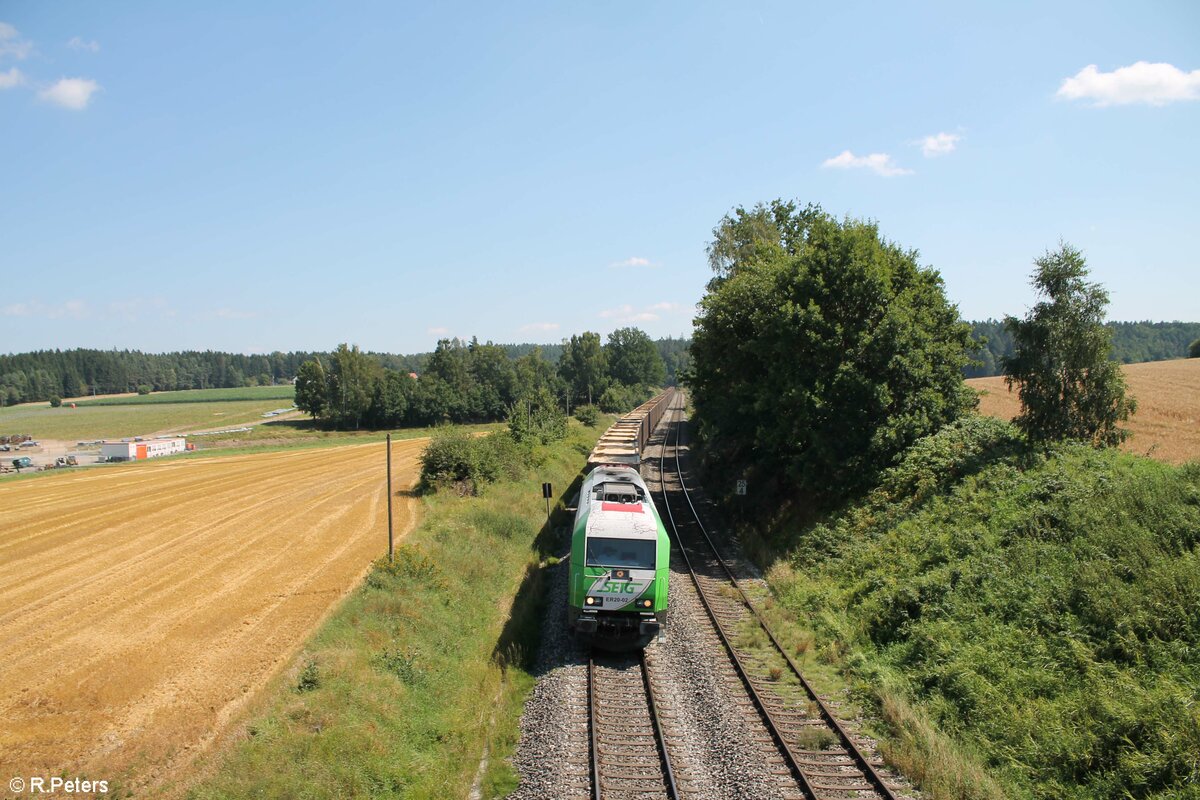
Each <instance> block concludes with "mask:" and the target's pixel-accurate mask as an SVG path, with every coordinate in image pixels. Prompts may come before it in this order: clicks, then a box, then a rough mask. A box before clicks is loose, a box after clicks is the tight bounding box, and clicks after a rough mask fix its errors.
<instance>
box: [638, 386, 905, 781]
mask: <svg viewBox="0 0 1200 800" xmlns="http://www.w3.org/2000/svg"><path fill="white" fill-rule="evenodd" d="M680 410H681V408H680V407H676V409H675V411H676V418H678V412H679V411H680ZM681 431H682V426H678V427H677V430H676V432H675V442H676V444H675V474H676V476H678V478H679V486H680V488H681V489H682V490H683V497H684V499H685V500H687V504H688V508H689V509H691V512H692V518H693V519H694V520H695V522H696V526H697V527H698V528H699V529H700V533H701V535H702V536H703V537H704V541H705V542H707V543H708V546H709V549H711V550H712V553H713V557H714V558H715V559H716V561H717V563H719V564H720V565H721V569H722V570H723V571H724V572H725V575H726V576H727V577H728V578H729V582H730V583H731V584H733V587H734V588H735V589H737V591H738V594H739V595H740V596H741V598H742V602H743V603H744V604H745V606H746V608H747V609H749V611H750V613H751V614H753V615H754V618H755V620H757V621H758V624H759V625H760V626H761V627H762V629H763V631H764V632H765V633H766V634H767V638H768V640H770V642H771V644H772V645H774V647H775V649H776V650H777V651H778V652H779V654H780V655H781V656H783V659H784V661H786V662H787V665H788V668H789V669H790V670H791V671H792V674H793V675H794V676H795V677H796V679H797V680H799V682H800V685H801V686H803V687H804V691H805V692H806V693H807V694H808V696H809V698H810V699H811V700H812V701H813V703H814V704H815V705H816V706H817V709H818V711H819V712H820V715H821V718H822V719H823V720H824V721H825V723H826V724H827V725H828V726H829V727H830V728H832V729H833V731H834V732H835V733H836V734H837V736H838V739H839V740H840V741H841V744H842V747H843V748H845V750H846V753H847V755H849V756H850V758H851V759H853V761H854V762H855V765H856V766H857V767H858V768H859V769H860V770H861V771H862V773H863V775H864V777H866V778H867V780H868V781H870V783H871V784H872V785H873V786H874V787H875V790H876V791H878V792H879V793H880V794H881V795H882V796H883V797H884V798H885V800H897V797H896V794H895V793H894V792H893V791H892V790H891V788H890V787H889V786H888V785H887V784H886V783H885V782H884V780H883V777H882V776H881V775H880V774H879V773H878V772H877V771H876V769H875V767H874V766H873V765H872V764H871V762H870V760H869V759H867V757H866V756H864V755H863V754H862V751H861V750H859V748H858V745H857V744H855V743H854V740H853V739H852V738H851V737H850V734H849V733H848V732H847V731H846V729H845V728H844V727H843V726H842V724H841V722H839V721H838V719H837V718H836V717H835V716H834V715H833V712H831V711H830V710H829V707H828V706H826V705H825V701H823V700H822V699H821V697H820V696H819V695H818V694H817V691H816V690H815V689H814V688H813V686H812V684H810V683H809V682H808V680H807V679H806V678H805V677H804V675H803V673H801V671H800V667H799V666H798V665H797V664H796V662H795V661H793V660H792V657H791V656H790V655H788V652H787V650H786V648H784V646H783V645H782V644H781V643H780V642H779V639H778V638H777V637H776V636H775V632H774V631H773V630H771V626H770V625H768V624H767V621H766V620H765V619H763V616H762V614H760V613H759V611H758V608H757V607H756V606H755V605H754V603H753V602H751V600H750V597H749V595H747V594H746V591H745V590H744V589H743V588H742V586H741V584H740V583H738V580H737V578H736V577H735V576H734V574H733V571H732V570H731V569H730V568H729V564H728V563H726V561H725V559H724V558H722V557H721V553H720V551H719V550H718V549H717V546H716V543H715V542H713V540H712V537H710V536H709V535H708V531H707V530H706V529H705V527H704V523H703V522H702V521H701V519H700V514H699V512H698V511H697V510H696V506H695V504H694V503H693V502H692V498H691V493H690V491H689V490H688V488H687V484H686V482H685V481H684V479H683V468H682V466H681V464H680V459H679V439H680V432H681ZM665 456H666V448H665V447H664V449H663V454H662V457H663V458H664V459H665ZM659 472H660V479H661V476H662V472H663V470H662V467H661V466H660V467H659ZM661 485H662V486H663V487H664V490H663V502H664V504H666V505H667V506H668V513H670V504H669V503H667V500H666V492H665V486H666V484H665V482H664V483H662V484H661ZM672 527H674V517H673V516H672ZM676 533H677V536H676V538H677V539H678V530H676ZM680 550H681V551H682V550H683V544H682V542H680ZM684 559H685V561H686V560H687V557H686V555H685V556H684ZM688 567H689V569H690V568H691V564H690V563H689V564H688ZM693 579H694V575H693ZM697 588H699V584H698V582H697ZM701 593H702V594H703V592H701ZM706 607H707V603H706Z"/></svg>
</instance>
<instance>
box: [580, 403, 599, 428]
mask: <svg viewBox="0 0 1200 800" xmlns="http://www.w3.org/2000/svg"><path fill="white" fill-rule="evenodd" d="M575 419H577V420H579V421H580V422H582V423H583V424H584V425H587V426H588V427H589V428H594V427H596V422H597V421H599V419H600V412H599V411H598V410H597V409H596V407H595V406H580V407H579V408H577V409H575Z"/></svg>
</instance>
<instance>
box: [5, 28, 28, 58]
mask: <svg viewBox="0 0 1200 800" xmlns="http://www.w3.org/2000/svg"><path fill="white" fill-rule="evenodd" d="M32 52H33V42H31V41H29V40H28V39H22V38H21V36H20V34H19V33H17V29H16V28H14V27H13V26H12V25H9V24H8V23H7V22H0V58H4V57H5V56H12V57H13V58H15V59H17V60H18V61H20V60H21V59H23V58H28V57H29V54H30V53H32Z"/></svg>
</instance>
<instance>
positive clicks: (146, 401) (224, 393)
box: [77, 383, 296, 408]
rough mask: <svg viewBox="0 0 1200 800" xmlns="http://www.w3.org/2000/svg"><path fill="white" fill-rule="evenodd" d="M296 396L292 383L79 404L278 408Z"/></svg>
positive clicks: (100, 399)
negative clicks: (240, 403)
mask: <svg viewBox="0 0 1200 800" xmlns="http://www.w3.org/2000/svg"><path fill="white" fill-rule="evenodd" d="M295 396H296V390H295V388H294V387H293V386H292V385H291V384H290V383H289V384H284V385H283V386H248V387H245V388H237V389H187V390H184V391H179V392H152V393H150V394H139V395H129V396H124V395H122V396H114V397H100V398H97V399H95V400H80V401H78V403H77V405H78V406H79V407H81V408H82V407H84V406H145V405H162V404H168V405H169V404H172V403H226V402H231V401H235V400H245V401H258V400H276V401H279V400H283V401H287V402H283V403H279V404H278V405H277V406H276V407H277V408H283V407H285V406H290V405H291V404H292V399H293V398H294V397H295Z"/></svg>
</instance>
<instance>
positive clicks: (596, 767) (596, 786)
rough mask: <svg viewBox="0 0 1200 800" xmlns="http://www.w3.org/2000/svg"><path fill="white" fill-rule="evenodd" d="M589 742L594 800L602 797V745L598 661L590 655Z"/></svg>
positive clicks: (588, 684) (599, 799)
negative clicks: (598, 731) (598, 728)
mask: <svg viewBox="0 0 1200 800" xmlns="http://www.w3.org/2000/svg"><path fill="white" fill-rule="evenodd" d="M587 686H588V740H589V741H590V742H591V747H592V759H591V760H592V800H601V797H600V743H599V742H598V741H596V739H597V736H596V660H595V659H594V658H592V656H591V654H590V653H589V654H588V680H587Z"/></svg>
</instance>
